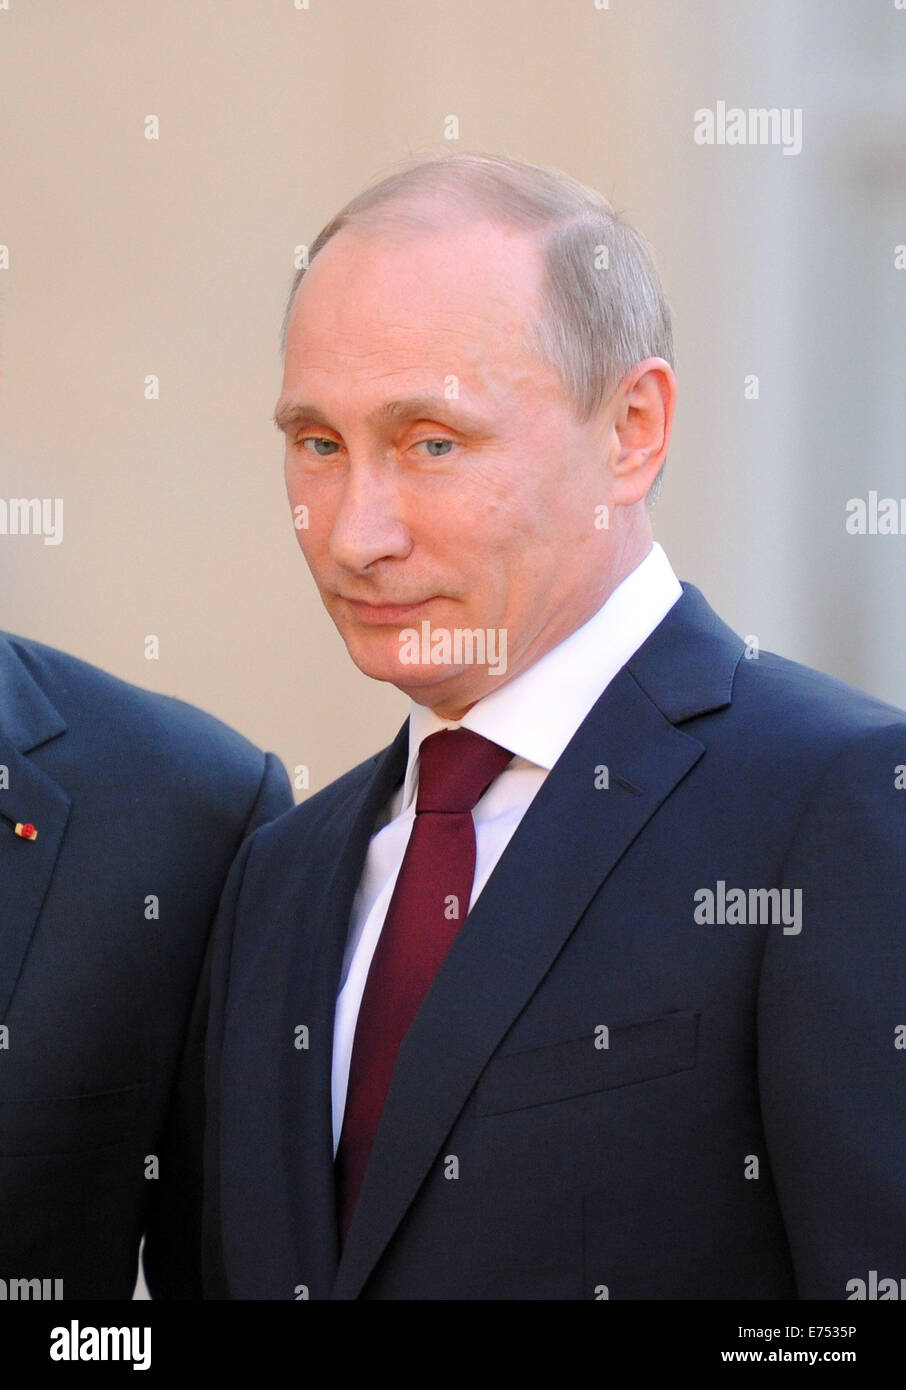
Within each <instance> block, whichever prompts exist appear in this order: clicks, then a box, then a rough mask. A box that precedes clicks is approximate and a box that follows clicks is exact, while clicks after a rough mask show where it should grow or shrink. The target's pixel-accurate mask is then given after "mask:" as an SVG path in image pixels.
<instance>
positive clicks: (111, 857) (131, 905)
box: [0, 635, 292, 1298]
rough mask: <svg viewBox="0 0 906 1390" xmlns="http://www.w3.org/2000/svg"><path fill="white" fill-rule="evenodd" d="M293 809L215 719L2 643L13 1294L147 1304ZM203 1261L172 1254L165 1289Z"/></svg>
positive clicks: (4, 1131)
mask: <svg viewBox="0 0 906 1390" xmlns="http://www.w3.org/2000/svg"><path fill="white" fill-rule="evenodd" d="M6 783H8V786H7V785H5V784H6ZM291 805H292V797H291V793H290V790H289V785H288V782H287V778H286V773H285V772H284V770H283V768H282V767H281V766H280V764H279V763H278V762H276V760H274V759H273V758H268V759H267V760H266V759H265V756H264V754H263V753H261V752H259V751H258V750H257V749H256V748H253V747H252V745H251V744H250V743H247V742H246V741H245V739H243V738H240V737H239V735H238V734H235V733H233V732H232V731H231V730H229V729H227V728H226V727H225V726H224V725H222V724H220V723H219V722H218V721H216V720H214V719H212V718H210V717H209V716H208V715H205V714H202V713H201V712H200V711H199V710H196V709H192V708H191V707H190V706H189V705H185V704H182V703H181V702H179V701H176V700H172V699H167V698H165V697H163V696H160V695H152V694H149V693H147V692H146V691H142V690H139V689H136V688H135V687H133V686H130V685H127V684H125V683H124V682H122V681H119V680H116V679H114V678H113V677H111V676H109V675H106V674H104V672H102V671H99V670H97V669H96V668H94V667H92V666H88V665H86V664H85V663H84V662H81V661H77V660H75V659H74V658H72V657H69V656H64V655H63V654H62V653H60V652H57V651H53V650H51V649H50V648H49V647H45V646H41V645H39V644H37V643H34V642H28V641H24V640H22V639H20V638H11V637H6V636H3V635H0V1024H2V1025H3V1028H4V1030H5V1031H4V1032H2V1033H0V1278H3V1279H4V1280H7V1281H9V1280H11V1279H32V1278H47V1279H62V1280H63V1296H64V1297H65V1298H129V1297H130V1296H131V1294H132V1289H133V1285H134V1283H135V1275H136V1267H137V1255H138V1247H139V1240H140V1237H141V1235H142V1232H143V1231H144V1230H146V1229H147V1228H148V1227H149V1221H150V1219H151V1218H150V1213H151V1211H152V1210H153V1209H154V1207H155V1206H156V1202H157V1200H158V1199H159V1198H161V1197H162V1193H163V1191H164V1189H165V1188H166V1187H167V1186H168V1184H169V1183H171V1182H172V1181H173V1179H174V1178H178V1176H179V1175H177V1174H174V1173H173V1172H169V1171H167V1169H166V1167H164V1168H163V1171H161V1172H160V1175H159V1176H158V1177H155V1176H154V1172H155V1165H154V1163H153V1162H149V1159H153V1158H155V1157H156V1158H157V1159H158V1160H160V1158H161V1152H162V1147H163V1142H164V1138H163V1137H164V1130H165V1116H166V1113H167V1109H168V1102H169V1098H170V1093H171V1089H172V1087H173V1083H174V1076H175V1075H176V1073H177V1065H178V1061H179V1056H180V1052H181V1048H182V1041H183V1035H184V1031H185V1028H186V1021H187V1017H188V1013H189V1009H190V1005H191V1002H192V998H193V992H194V989H195V985H196V979H197V976H198V972H199V967H200V964H201V961H202V956H203V953H204V949H205V943H206V939H207V937H208V934H209V931H210V927H211V923H212V922H213V919H214V915H215V913H216V909H217V901H218V897H219V895H220V891H221V889H222V887H223V883H224V881H225V879H226V876H227V872H228V870H229V866H230V863H231V861H232V859H233V857H234V855H235V853H236V851H237V850H238V848H239V845H240V843H241V841H242V839H243V837H244V835H246V834H247V833H249V832H250V831H251V830H253V829H254V828H255V827H257V826H258V825H259V824H261V823H262V822H263V821H265V820H268V819H270V818H271V817H273V816H275V815H278V814H280V813H281V812H282V811H284V810H286V809H287V808H288V807H289V806H291ZM28 822H30V823H32V824H33V825H34V826H35V827H36V829H37V832H38V834H37V838H36V839H35V840H27V839H24V838H23V837H22V836H21V835H17V834H16V833H15V826H16V824H17V823H28ZM151 899H156V900H157V907H156V908H155V904H154V903H153V902H152V901H150V900H151ZM155 911H157V913H158V916H157V917H156V918H155V916H154V913H155ZM177 1187H178V1188H179V1192H180V1197H181V1195H182V1184H181V1180H179V1181H178V1182H177ZM167 1209H168V1210H169V1206H167ZM189 1260H192V1262H193V1267H194V1268H195V1270H196V1272H197V1258H196V1257H195V1254H194V1251H193V1250H192V1249H191V1247H190V1246H189V1245H188V1244H187V1243H184V1244H183V1246H182V1247H181V1248H180V1247H179V1246H178V1245H177V1244H176V1243H175V1242H174V1243H173V1244H172V1245H171V1246H170V1247H169V1248H168V1250H167V1251H166V1252H161V1256H160V1269H159V1280H160V1285H161V1288H162V1289H163V1290H166V1288H167V1287H168V1286H169V1283H170V1281H171V1280H178V1279H181V1278H182V1264H183V1262H184V1261H186V1262H188V1261H189Z"/></svg>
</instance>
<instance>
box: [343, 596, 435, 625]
mask: <svg viewBox="0 0 906 1390" xmlns="http://www.w3.org/2000/svg"><path fill="white" fill-rule="evenodd" d="M340 598H341V599H342V600H343V602H344V603H345V604H346V605H347V607H349V608H350V609H351V610H352V612H353V613H354V614H355V616H356V617H357V618H358V620H359V621H360V622H363V623H371V624H372V625H373V626H375V627H380V626H381V625H382V624H384V623H405V622H407V621H409V619H411V618H417V617H418V615H419V614H420V612H421V611H422V609H425V608H427V606H428V604H429V603H431V601H432V600H431V599H430V598H425V599H420V600H419V601H418V602H417V603H366V602H365V601H364V600H363V599H355V598H346V597H345V595H343V594H341V595H340Z"/></svg>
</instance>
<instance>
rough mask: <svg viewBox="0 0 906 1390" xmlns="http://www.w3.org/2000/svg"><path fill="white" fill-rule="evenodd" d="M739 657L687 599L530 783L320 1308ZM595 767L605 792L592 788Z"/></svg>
mask: <svg viewBox="0 0 906 1390" xmlns="http://www.w3.org/2000/svg"><path fill="white" fill-rule="evenodd" d="M676 610H680V611H679V612H676ZM708 615H710V618H709V616H708ZM671 618H672V621H671ZM711 618H713V619H714V623H715V624H717V625H718V626H717V627H715V626H713V625H712V624H711V623H710V619H711ZM741 650H742V647H741V643H740V642H739V639H738V638H736V637H735V635H734V634H732V633H731V632H730V630H729V629H728V628H725V627H724V626H723V624H720V622H719V619H716V617H715V615H713V614H712V613H711V610H710V609H709V608H708V606H707V604H705V602H704V600H703V599H702V598H701V595H699V594H698V591H697V590H693V589H691V586H690V588H688V589H687V590H686V593H685V595H684V598H683V599H681V600H679V601H678V603H677V605H676V606H675V610H671V614H668V616H667V618H666V619H665V620H664V622H663V623H662V624H661V625H660V627H659V628H658V629H656V631H655V633H654V634H652V636H651V637H650V638H649V639H648V642H646V643H645V645H644V646H643V647H642V648H640V651H639V652H638V653H637V654H636V657H634V658H633V660H632V661H630V662H629V663H628V665H627V666H626V667H624V668H623V670H622V671H621V672H620V673H619V674H618V675H617V676H616V678H615V679H614V680H613V681H612V682H611V684H610V685H609V686H608V688H607V690H606V691H605V692H604V694H603V695H602V696H601V698H600V700H599V701H598V702H597V704H596V705H595V707H594V709H593V710H592V711H591V713H590V714H589V716H588V718H587V719H586V720H585V721H584V723H583V724H582V726H581V728H580V729H579V730H578V732H577V733H576V735H575V737H574V738H573V739H572V741H571V742H570V744H569V746H568V747H567V749H566V750H565V752H564V754H563V755H562V757H561V758H560V759H559V760H558V762H557V764H556V766H555V767H554V768H553V770H552V771H551V773H550V775H549V776H548V777H547V779H546V780H545V782H544V784H543V786H542V788H541V790H540V792H539V793H538V795H537V796H536V797H535V800H534V801H533V802H532V804H531V806H530V807H529V809H528V811H527V812H526V814H525V816H524V817H523V819H522V821H521V823H520V825H519V827H518V829H517V831H516V833H515V835H514V836H513V838H512V840H511V841H510V843H509V845H508V846H507V848H506V850H505V852H504V854H503V855H502V857H501V859H500V861H499V863H498V865H497V867H496V869H495V871H494V873H493V874H492V875H491V877H490V879H489V880H488V882H487V884H486V885H485V888H484V890H483V892H482V893H481V895H480V897H479V898H478V900H477V901H476V903H475V906H474V908H473V910H472V911H471V913H470V914H469V916H468V917H467V918H466V921H465V923H464V924H463V927H462V931H461V932H460V934H459V936H458V937H457V939H456V941H455V942H454V945H453V947H452V949H451V951H450V953H449V955H448V956H447V958H446V960H445V961H444V963H443V965H442V967H441V969H440V971H439V972H438V975H437V977H436V979H435V981H434V983H433V985H432V988H431V990H430V991H429V993H428V996H427V998H426V1000H425V1002H424V1004H423V1006H422V1008H421V1010H420V1012H419V1013H418V1015H417V1017H416V1019H415V1021H414V1022H413V1024H412V1027H411V1029H410V1031H409V1033H408V1034H407V1036H406V1038H405V1040H404V1042H403V1045H402V1047H401V1049H400V1053H399V1056H398V1059H397V1064H396V1068H395V1071H394V1075H393V1080H392V1083H391V1087H390V1091H389V1094H388V1097H387V1102H386V1105H385V1108H384V1112H383V1115H382V1117H381V1123H380V1126H379V1128H378V1132H377V1135H376V1137H375V1143H374V1148H373V1150H372V1155H371V1160H370V1162H369V1166H368V1170H367V1172H366V1175H365V1179H364V1183H363V1186H362V1190H361V1194H360V1197H359V1202H358V1206H357V1208H356V1212H355V1215H354V1218H353V1222H352V1225H351V1227H350V1231H349V1235H348V1238H347V1241H346V1245H345V1247H344V1250H343V1255H342V1259H341V1261H340V1265H339V1269H338V1273H337V1278H336V1282H335V1284H334V1287H333V1290H332V1292H331V1297H332V1298H335V1299H351V1298H355V1297H357V1296H358V1294H359V1293H360V1292H361V1290H362V1288H363V1286H364V1284H365V1282H366V1280H367V1279H368V1277H369V1275H370V1274H371V1271H372V1270H373V1269H374V1267H375V1264H376V1263H377V1261H378V1260H379V1258H380V1256H381V1254H382V1252H383V1251H384V1249H385V1248H386V1245H387V1243H388V1241H389V1240H390V1238H391V1236H392V1235H393V1233H394V1231H395V1230H396V1228H397V1226H398V1225H399V1223H400V1221H401V1220H402V1218H403V1216H404V1215H405V1212H406V1210H407V1208H408V1207H409V1205H410V1204H411V1202H412V1200H413V1198H414V1197H415V1195H416V1193H417V1191H418V1189H419V1187H420V1186H421V1184H422V1182H423V1181H424V1179H425V1177H426V1175H427V1173H428V1171H429V1170H430V1168H431V1166H432V1164H433V1163H434V1162H435V1161H436V1159H437V1156H438V1153H439V1151H440V1149H441V1146H442V1144H443V1142H444V1139H445V1138H446V1136H447V1134H448V1133H449V1132H450V1130H451V1128H452V1126H453V1124H454V1123H455V1121H456V1117H457V1115H458V1114H459V1112H460V1111H461V1110H462V1108H463V1106H464V1105H465V1103H466V1101H467V1099H468V1096H469V1094H470V1092H471V1090H472V1089H473V1087H474V1085H475V1083H476V1082H477V1080H478V1078H479V1076H480V1074H481V1072H482V1071H483V1069H484V1067H485V1066H486V1064H487V1062H488V1060H489V1058H490V1057H491V1055H492V1054H493V1052H494V1050H495V1049H496V1048H497V1047H498V1045H499V1044H500V1042H501V1040H502V1038H503V1037H504V1035H505V1034H506V1032H507V1031H508V1029H509V1028H510V1026H511V1025H512V1024H513V1022H514V1021H515V1019H516V1018H517V1017H518V1015H519V1014H520V1012H521V1011H522V1009H523V1008H524V1007H525V1005H526V1003H527V1001H528V1000H529V998H530V997H531V995H532V994H533V992H534V991H535V989H536V988H537V987H538V984H539V982H540V981H541V979H542V978H543V976H544V975H545V974H546V972H547V971H548V970H549V969H550V966H551V965H552V963H553V961H554V960H555V958H556V956H557V955H558V953H559V952H560V951H561V949H562V948H563V945H564V944H565V942H566V941H567V940H568V938H569V936H570V935H571V933H572V931H573V930H574V928H575V926H576V923H577V922H578V920H579V918H580V917H581V915H582V913H583V912H584V910H585V908H586V907H587V905H588V903H589V902H590V900H591V898H592V897H593V896H594V894H595V893H596V892H597V890H598V888H599V887H600V885H601V883H602V882H603V880H604V879H605V878H606V877H607V876H608V874H609V873H610V872H611V871H612V870H613V868H614V866H615V865H616V864H617V862H618V860H619V859H620V857H621V856H622V854H623V853H624V852H625V850H626V849H627V848H628V846H629V845H630V844H631V843H632V841H633V840H634V839H635V837H636V836H637V835H638V834H639V833H640V831H641V830H642V829H643V827H644V826H645V824H646V823H647V821H648V820H649V819H650V817H651V816H652V815H653V814H654V813H655V811H656V810H657V808H658V807H659V806H660V804H661V803H662V802H663V800H664V799H665V798H666V797H667V796H669V795H670V793H671V792H672V790H673V789H674V787H675V786H676V785H677V784H678V782H679V781H680V780H681V779H682V778H683V777H684V776H685V775H686V773H687V772H688V771H689V770H690V768H691V767H693V766H694V764H695V763H696V762H697V761H698V759H699V758H700V757H701V756H702V754H703V753H704V751H705V750H704V745H703V744H702V743H701V742H700V741H699V740H697V739H695V738H693V737H691V736H690V735H688V734H686V733H684V732H683V731H682V730H680V729H678V728H676V727H675V726H674V724H673V723H672V722H671V720H670V718H669V716H667V708H672V709H673V710H674V711H675V716H674V717H677V718H688V717H690V716H691V715H692V714H693V713H701V712H704V711H705V710H707V709H714V708H720V707H721V706H723V705H726V704H727V703H728V702H729V698H730V689H731V685H732V672H733V671H734V670H735V666H736V664H737V662H738V660H739V657H740V654H741ZM671 665H672V669H671ZM665 706H666V708H665ZM602 764H603V765H604V766H606V767H607V768H608V771H609V779H610V789H609V790H608V791H603V790H599V789H597V788H596V786H595V776H596V769H597V768H598V767H599V766H600V765H602ZM552 884H556V892H555V893H552V892H551V885H552ZM464 1019H467V1020H468V1026H467V1028H464V1027H463V1020H464Z"/></svg>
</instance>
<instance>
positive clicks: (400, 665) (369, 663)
mask: <svg viewBox="0 0 906 1390" xmlns="http://www.w3.org/2000/svg"><path fill="white" fill-rule="evenodd" d="M346 650H347V651H348V652H349V655H350V658H351V659H352V661H353V662H354V664H355V665H356V666H357V667H358V668H359V670H360V671H361V672H362V674H363V675H365V676H368V677H370V679H371V680H374V681H385V682H386V683H387V684H388V685H395V686H396V688H397V690H400V691H402V693H403V694H404V695H408V696H409V698H410V699H412V700H415V701H416V703H417V704H420V705H432V704H434V703H435V701H434V699H433V698H427V697H428V696H429V695H431V696H434V695H436V698H437V701H440V700H442V699H443V698H444V697H445V696H446V695H447V694H448V693H451V694H452V693H453V692H454V691H455V690H456V689H457V688H458V686H459V684H460V683H461V682H462V678H463V676H465V675H467V670H466V668H464V667H462V666H434V665H432V664H431V663H429V662H413V663H411V664H407V663H406V662H403V661H401V660H400V656H399V648H398V646H397V645H396V644H394V648H393V650H392V651H389V652H388V651H386V650H385V651H381V650H375V648H374V647H373V646H372V645H371V644H369V643H365V642H362V643H358V642H349V641H347V643H346Z"/></svg>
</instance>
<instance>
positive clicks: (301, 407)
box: [274, 395, 490, 433]
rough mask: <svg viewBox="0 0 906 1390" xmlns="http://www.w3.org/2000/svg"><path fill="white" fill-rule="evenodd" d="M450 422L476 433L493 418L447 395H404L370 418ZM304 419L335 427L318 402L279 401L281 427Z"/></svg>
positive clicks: (378, 421)
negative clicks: (308, 403)
mask: <svg viewBox="0 0 906 1390" xmlns="http://www.w3.org/2000/svg"><path fill="white" fill-rule="evenodd" d="M423 416H424V417H425V418H426V419H431V420H437V421H438V422H439V423H443V422H444V421H445V420H446V421H448V422H449V424H450V427H451V428H452V429H462V430H467V431H471V432H475V433H479V432H486V431H487V430H488V429H489V428H490V422H489V421H488V420H487V419H485V418H484V417H482V416H481V415H478V414H475V413H474V412H472V411H468V410H463V409H462V408H461V407H460V406H459V405H458V404H457V403H456V402H451V401H449V400H447V399H446V398H445V397H444V396H433V395H423V396H403V397H401V399H399V400H396V401H385V402H384V403H383V405H380V406H378V408H377V409H376V410H373V411H372V412H371V413H370V415H368V416H367V417H366V418H367V420H368V423H369V424H374V425H380V424H386V423H388V422H391V421H399V420H418V419H421V418H422V417H423ZM302 421H304V422H305V424H307V425H327V426H328V428H330V429H332V428H333V426H332V425H331V423H330V421H329V419H328V418H327V416H326V415H325V414H324V412H323V410H320V409H319V408H318V406H316V405H307V404H305V403H304V402H302V401H298V402H286V403H285V404H278V406H277V409H276V410H275V411H274V424H275V425H276V426H277V429H278V430H284V431H285V430H288V429H290V428H291V427H292V426H293V425H295V424H299V423H300V422H302Z"/></svg>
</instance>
